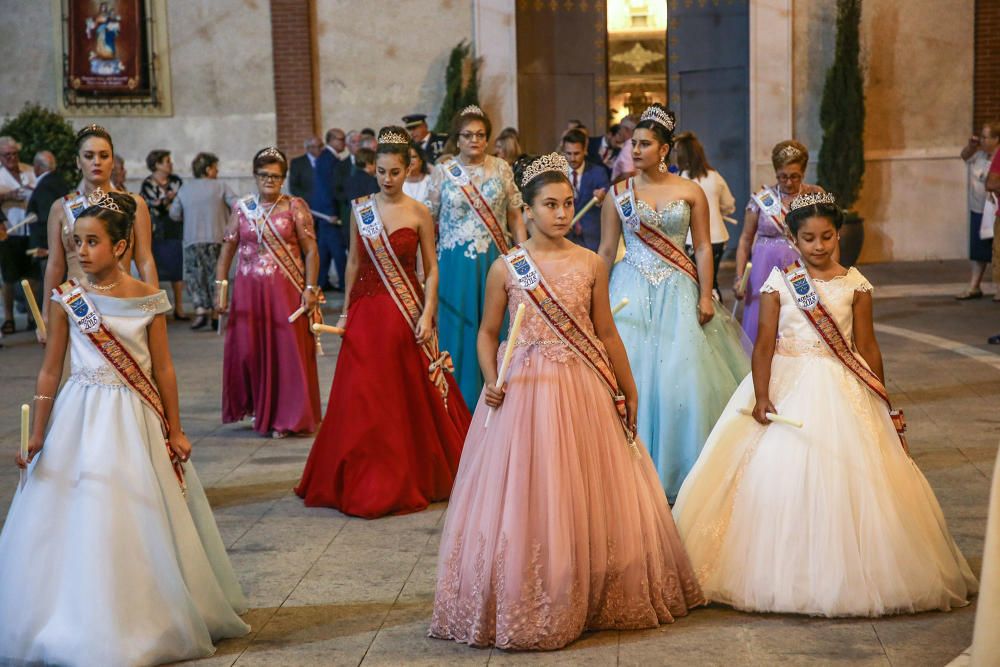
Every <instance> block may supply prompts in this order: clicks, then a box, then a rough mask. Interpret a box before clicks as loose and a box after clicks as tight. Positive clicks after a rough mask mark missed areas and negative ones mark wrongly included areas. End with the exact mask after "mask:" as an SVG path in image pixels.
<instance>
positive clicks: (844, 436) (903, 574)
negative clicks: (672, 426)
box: [674, 195, 977, 616]
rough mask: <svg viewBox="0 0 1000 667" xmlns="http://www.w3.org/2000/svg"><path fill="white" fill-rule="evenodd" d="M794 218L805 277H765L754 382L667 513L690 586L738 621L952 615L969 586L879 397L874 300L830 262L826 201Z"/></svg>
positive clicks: (793, 273) (830, 215) (831, 206)
mask: <svg viewBox="0 0 1000 667" xmlns="http://www.w3.org/2000/svg"><path fill="white" fill-rule="evenodd" d="M791 207H792V209H793V210H792V212H791V213H790V214H789V216H788V218H787V220H788V225H789V227H790V228H791V230H792V232H793V234H794V235H795V239H796V245H797V246H798V249H799V251H800V252H801V253H802V256H803V260H804V262H805V264H804V265H797V267H796V268H790V269H788V270H786V271H782V270H781V269H777V268H776V269H774V270H773V271H772V272H771V275H770V277H769V278H768V280H767V282H766V283H764V285H763V287H762V288H761V290H760V292H761V306H760V323H759V329H758V335H757V343H756V346H755V347H754V352H753V372H752V375H751V376H748V377H747V378H746V379H745V380H744V381H743V383H742V384H741V385H740V387H739V388H738V389H737V390H736V393H735V394H734V395H733V397H732V399H731V400H730V402H729V405H728V406H727V407H726V409H725V411H724V412H723V414H722V416H721V417H720V419H719V421H718V423H717V424H716V425H715V428H714V429H713V430H712V433H711V435H710V436H709V438H708V442H707V443H706V445H705V448H704V450H703V451H702V453H701V455H700V457H699V458H698V461H697V463H696V464H695V466H694V468H693V469H692V470H691V473H690V474H689V475H688V477H687V479H686V480H685V482H684V484H683V486H682V487H681V490H680V494H679V495H678V497H677V503H676V505H675V506H674V518H675V520H676V522H677V527H678V529H679V531H680V533H681V539H682V540H683V542H684V546H685V547H686V548H687V551H688V554H689V555H690V557H691V561H692V564H693V565H694V568H695V572H696V574H697V576H698V580H699V581H700V583H701V586H702V589H703V590H704V592H705V596H706V597H708V598H709V599H710V600H713V601H716V602H722V603H725V604H729V605H732V606H733V607H736V608H738V609H743V610H747V611H773V612H793V613H802V614H814V615H821V616H880V615H884V614H891V613H898V612H916V611H923V610H931V609H941V610H947V609H949V608H951V607H955V606H962V605H965V604H966V603H967V601H968V597H969V595H970V594H971V593H973V592H975V589H976V585H977V582H976V580H975V578H974V577H973V575H972V572H971V571H970V570H969V566H968V564H967V563H966V561H965V558H964V557H963V556H962V554H961V553H960V552H959V550H958V548H957V547H956V545H955V542H954V541H953V540H952V538H951V535H950V534H949V532H948V527H947V526H946V524H945V520H944V517H943V516H942V514H941V508H940V507H939V505H938V502H937V499H936V498H935V497H934V492H933V491H932V490H931V488H930V486H929V485H928V484H927V480H926V479H924V476H923V474H921V472H920V470H919V469H918V468H917V466H916V464H915V463H914V462H913V460H912V459H910V457H909V455H908V454H907V452H906V450H905V449H904V446H903V445H904V443H903V438H902V437H901V436H900V435H899V434H897V430H896V426H895V425H894V422H893V418H892V417H891V416H890V413H889V408H888V405H887V400H885V399H884V398H883V397H882V396H884V395H885V394H884V379H883V373H882V357H881V353H880V351H879V347H878V343H877V342H876V340H875V334H874V328H873V325H872V295H871V292H872V286H871V284H870V283H869V282H868V281H867V280H866V279H865V277H864V276H862V275H861V273H860V272H859V271H858V270H857V269H854V268H852V269H850V270H846V269H844V267H842V266H840V265H839V264H837V263H836V262H835V261H833V258H832V254H833V251H834V249H835V247H836V245H837V239H838V230H839V228H840V223H841V213H840V211H839V209H838V208H837V206H836V205H835V203H834V202H833V200H832V197H831V196H830V195H803V196H800V197H798V198H796V200H794V201H793V202H792V205H791ZM793 266H796V265H793ZM817 297H818V301H819V305H816V303H815V301H816V298H817ZM813 320H815V321H816V322H817V323H819V324H820V325H821V326H820V327H819V328H817V326H815V325H814V324H813V323H812V322H813ZM824 325H825V326H824ZM836 330H839V332H841V333H840V334H837V333H836ZM820 331H823V333H824V337H821V336H820V333H819V332H820ZM852 369H853V370H852ZM877 391H880V392H881V394H880V393H876V392H877ZM751 408H752V416H747V415H744V414H741V412H740V410H741V409H742V410H747V409H751ZM766 413H777V414H778V415H782V416H785V417H788V418H791V419H794V420H799V421H801V422H803V425H802V427H801V428H795V427H794V426H790V425H787V424H784V423H778V422H770V423H769V421H768V419H767V417H766Z"/></svg>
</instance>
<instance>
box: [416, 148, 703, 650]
mask: <svg viewBox="0 0 1000 667" xmlns="http://www.w3.org/2000/svg"><path fill="white" fill-rule="evenodd" d="M567 172H568V166H567V165H566V162H565V159H564V158H562V157H561V156H559V155H557V154H551V155H547V156H544V157H543V158H539V159H538V160H536V161H534V162H532V163H531V164H530V165H529V166H528V168H527V169H526V170H525V172H524V174H523V175H519V177H518V182H519V183H520V184H521V189H522V192H523V195H524V201H525V210H526V214H527V218H528V221H529V222H531V223H533V224H532V225H531V227H530V228H531V229H532V236H531V239H530V240H528V241H527V242H525V244H524V245H523V246H518V247H516V248H514V249H513V250H512V251H511V252H510V253H509V254H508V255H506V256H503V257H500V258H498V259H497V260H496V261H495V262H494V263H493V266H492V267H491V268H490V271H489V274H488V277H487V285H486V309H485V312H484V317H483V322H482V325H481V327H480V330H479V340H478V352H479V363H480V366H481V367H482V370H483V375H484V377H485V379H486V388H485V389H484V390H483V393H482V395H481V396H480V399H479V404H478V406H477V407H476V412H475V415H474V417H473V420H472V426H471V427H470V430H469V435H468V437H467V438H466V440H465V448H464V451H463V454H462V460H461V463H460V464H459V470H458V477H457V479H456V481H455V487H454V489H453V491H452V497H451V503H450V505H449V508H448V514H447V519H446V522H445V527H444V534H443V536H442V540H441V549H440V555H439V557H438V583H437V591H436V595H435V600H434V613H433V618H432V621H431V627H430V635H431V636H433V637H439V638H442V639H453V640H455V641H458V642H463V643H467V644H470V645H472V646H496V647H498V648H503V649H520V650H525V649H527V650H532V649H534V650H549V649H558V648H562V647H563V646H565V645H567V644H569V643H570V642H572V641H573V640H574V639H576V638H577V637H579V636H580V635H581V634H582V633H583V632H584V631H586V630H601V629H639V628H652V627H656V626H658V625H660V624H661V623H671V622H673V620H674V619H675V618H676V617H678V616H684V615H686V614H687V613H688V609H689V608H690V607H692V606H695V605H699V604H702V603H703V602H704V598H703V597H702V594H701V589H700V588H699V586H698V583H697V580H696V578H695V575H694V572H693V571H692V569H691V564H690V562H689V561H688V557H687V555H686V554H685V552H684V549H683V547H682V546H681V543H680V540H679V538H678V535H677V530H676V528H675V527H674V523H673V520H672V519H671V516H670V508H669V507H668V506H667V499H666V497H665V496H664V493H663V488H662V487H661V485H660V481H659V477H658V476H657V474H656V470H655V468H654V467H653V463H652V460H651V459H650V458H649V454H648V453H647V452H646V450H645V448H644V447H643V446H642V444H641V443H639V442H635V441H633V434H634V433H635V419H636V405H637V396H636V389H635V382H634V380H633V379H632V372H631V370H630V368H629V364H628V358H627V357H626V354H625V349H624V347H623V346H622V342H621V339H620V338H619V336H618V331H617V329H616V328H615V324H614V320H613V318H612V316H611V306H610V303H609V297H608V272H607V269H606V268H605V267H604V264H603V262H602V261H601V260H600V258H599V257H598V256H597V255H596V254H594V253H593V252H591V251H589V250H587V249H586V248H583V247H581V246H577V245H575V244H573V243H572V242H571V241H569V240H567V239H566V238H565V235H566V233H567V232H568V231H569V230H570V228H571V220H572V218H573V188H572V186H571V185H570V183H569V179H568V177H567V176H566V173H567ZM519 304H524V305H525V315H524V320H523V324H522V327H521V330H520V334H519V336H517V339H516V340H515V341H512V342H510V344H513V345H515V351H514V353H513V356H512V358H511V362H510V366H509V371H508V373H507V376H506V382H505V384H504V385H503V387H502V388H501V389H496V388H495V384H496V380H497V367H498V365H499V364H498V361H497V360H498V357H501V356H502V355H503V353H504V350H503V347H504V346H500V345H498V339H499V335H500V328H501V327H502V322H503V319H504V314H505V312H506V311H507V310H509V311H510V317H511V321H513V319H514V313H515V310H516V309H517V307H518V305H519ZM543 308H544V309H545V310H544V311H543V310H542V309H543ZM552 308H555V309H557V310H558V311H559V312H560V315H561V316H557V317H550V316H549V314H551V313H552ZM505 345H506V344H505ZM619 388H620V389H619ZM490 411H492V416H491V417H490V419H489V427H488V428H487V427H486V421H487V416H488V414H489V412H490Z"/></svg>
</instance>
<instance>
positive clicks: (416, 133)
mask: <svg viewBox="0 0 1000 667" xmlns="http://www.w3.org/2000/svg"><path fill="white" fill-rule="evenodd" d="M403 123H404V124H405V125H406V130H407V131H408V132H409V133H410V138H411V139H413V143H415V144H417V145H418V146H420V149H421V150H422V151H423V152H424V155H426V156H427V163H428V164H434V163H435V162H437V159H438V158H439V157H441V152H442V151H443V150H444V145H445V143H446V142H447V141H448V135H446V134H435V133H434V132H431V131H430V130H429V129H428V127H427V115H426V114H422V113H411V114H410V115H409V116H403Z"/></svg>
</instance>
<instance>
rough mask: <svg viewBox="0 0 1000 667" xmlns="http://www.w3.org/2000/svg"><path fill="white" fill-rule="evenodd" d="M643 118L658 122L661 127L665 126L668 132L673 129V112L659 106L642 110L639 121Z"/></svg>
mask: <svg viewBox="0 0 1000 667" xmlns="http://www.w3.org/2000/svg"><path fill="white" fill-rule="evenodd" d="M644 120H651V121H653V122H654V123H659V124H660V125H662V126H663V127H665V128H667V131H668V132H673V131H674V123H675V122H676V121H675V120H674V114H673V112H671V111H667V110H666V109H663V108H661V107H649V108H648V109H646V110H645V111H643V112H642V116H641V117H640V118H639V122H640V123H641V122H642V121H644Z"/></svg>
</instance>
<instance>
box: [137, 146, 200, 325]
mask: <svg viewBox="0 0 1000 667" xmlns="http://www.w3.org/2000/svg"><path fill="white" fill-rule="evenodd" d="M146 167H147V168H148V169H149V171H150V174H149V176H147V177H146V179H145V180H144V181H143V182H142V187H141V188H140V189H139V193H140V194H141V195H142V198H143V199H144V200H145V201H146V205H147V206H148V207H149V216H150V218H151V220H152V223H153V257H154V258H155V259H156V270H157V273H158V274H159V277H160V280H165V281H168V282H169V283H170V284H171V286H172V287H173V290H174V319H176V320H181V321H187V320H189V319H191V318H190V317H188V316H187V315H185V314H184V302H183V300H184V242H183V239H184V227H183V224H182V223H179V222H175V221H173V220H171V219H170V205H171V204H172V203H173V201H174V197H176V196H177V191H178V190H180V188H181V184H182V183H183V181H181V179H180V176H177V175H176V174H174V161H173V159H172V158H171V157H170V151H165V150H159V149H158V150H153V151H150V152H149V155H147V156H146Z"/></svg>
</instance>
